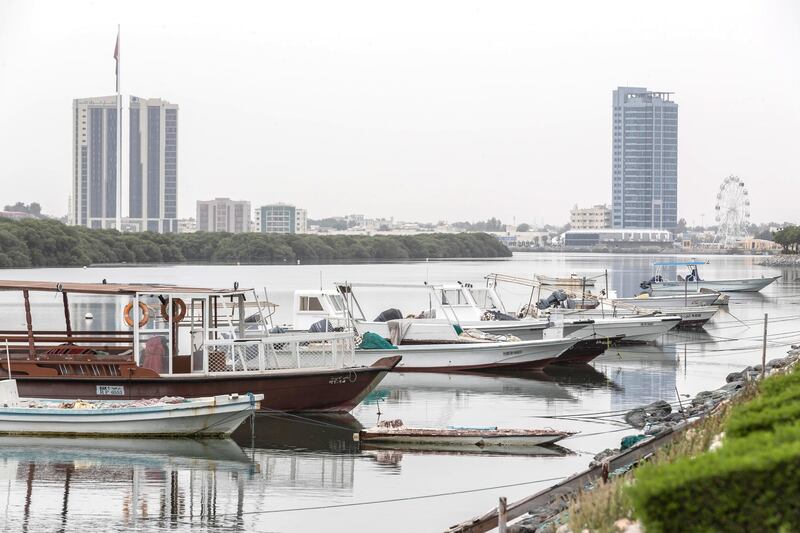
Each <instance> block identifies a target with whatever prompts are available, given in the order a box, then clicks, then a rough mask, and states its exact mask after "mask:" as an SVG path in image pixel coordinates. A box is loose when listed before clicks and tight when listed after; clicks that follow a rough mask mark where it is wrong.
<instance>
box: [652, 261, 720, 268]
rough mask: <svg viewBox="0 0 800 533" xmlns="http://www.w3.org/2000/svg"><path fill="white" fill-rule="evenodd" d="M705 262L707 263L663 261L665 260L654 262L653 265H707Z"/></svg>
mask: <svg viewBox="0 0 800 533" xmlns="http://www.w3.org/2000/svg"><path fill="white" fill-rule="evenodd" d="M705 264H707V262H706V261H663V262H658V263H653V266H658V267H674V266H694V265H705Z"/></svg>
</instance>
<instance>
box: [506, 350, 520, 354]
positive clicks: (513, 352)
mask: <svg viewBox="0 0 800 533" xmlns="http://www.w3.org/2000/svg"><path fill="white" fill-rule="evenodd" d="M521 354H522V350H511V351H510V352H503V355H521Z"/></svg>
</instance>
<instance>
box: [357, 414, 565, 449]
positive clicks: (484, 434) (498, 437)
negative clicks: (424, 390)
mask: <svg viewBox="0 0 800 533" xmlns="http://www.w3.org/2000/svg"><path fill="white" fill-rule="evenodd" d="M572 435H575V433H574V432H569V431H558V430H555V429H500V428H497V427H475V428H473V427H449V428H446V429H436V428H415V427H407V426H405V425H404V424H403V422H402V420H386V421H384V422H381V423H380V424H379V425H378V426H377V427H374V428H369V429H364V430H362V431H359V432H358V433H354V434H353V439H354V440H358V441H360V442H362V443H364V444H372V443H375V444H377V443H382V444H387V445H388V444H390V443H391V444H397V445H409V444H413V445H423V444H426V445H440V446H450V445H455V444H457V445H467V444H469V445H473V446H478V447H485V446H545V445H548V444H554V443H556V442H558V441H560V440H561V439H564V438H567V437H571V436H572Z"/></svg>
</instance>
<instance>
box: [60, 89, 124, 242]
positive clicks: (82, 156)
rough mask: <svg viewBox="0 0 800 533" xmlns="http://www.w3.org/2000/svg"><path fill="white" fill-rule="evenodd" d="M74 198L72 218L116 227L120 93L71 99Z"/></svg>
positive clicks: (77, 222) (78, 222)
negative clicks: (118, 95)
mask: <svg viewBox="0 0 800 533" xmlns="http://www.w3.org/2000/svg"><path fill="white" fill-rule="evenodd" d="M72 120H73V124H72V136H73V144H72V195H71V196H72V199H71V202H70V213H69V222H70V224H73V225H78V226H86V227H88V228H95V229H100V228H114V227H116V217H117V134H118V133H117V132H118V130H117V124H118V121H117V97H116V96H99V97H94V98H78V99H75V100H73V101H72Z"/></svg>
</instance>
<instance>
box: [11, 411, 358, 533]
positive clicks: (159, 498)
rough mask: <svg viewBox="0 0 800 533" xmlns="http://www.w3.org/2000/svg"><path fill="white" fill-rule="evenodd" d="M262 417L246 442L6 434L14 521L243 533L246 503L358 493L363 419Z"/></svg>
mask: <svg viewBox="0 0 800 533" xmlns="http://www.w3.org/2000/svg"><path fill="white" fill-rule="evenodd" d="M254 422H255V423H254V424H253V426H250V424H248V423H245V424H244V425H243V426H242V427H241V428H240V430H239V431H238V432H237V434H236V438H237V440H239V442H241V443H242V444H243V445H244V446H245V447H244V448H243V447H240V446H239V444H237V442H235V441H234V440H230V439H219V440H217V439H214V440H193V439H166V440H161V439H139V440H125V439H90V438H72V439H71V438H32V437H0V484H2V481H5V485H6V491H4V492H6V498H5V499H6V502H5V508H6V513H5V528H6V530H21V531H40V530H59V531H64V530H66V529H70V530H77V529H80V528H81V527H86V528H88V529H89V530H113V529H117V528H125V527H134V526H135V527H137V528H144V529H160V528H163V527H173V526H175V527H177V526H181V525H188V524H191V525H194V526H197V525H205V526H213V527H217V526H224V527H226V528H231V529H233V530H235V531H239V530H247V529H249V528H247V527H245V526H244V516H245V515H246V514H248V513H245V512H244V510H245V509H247V508H255V507H259V502H263V501H266V500H270V499H274V498H275V497H278V498H284V497H285V496H286V494H294V495H295V496H296V497H302V496H303V495H309V496H314V495H316V494H319V493H321V492H322V493H325V494H328V495H332V494H337V493H338V494H342V495H345V496H350V495H351V493H352V490H353V482H354V470H355V462H356V460H357V458H358V453H359V449H358V443H357V442H354V440H353V432H354V431H358V430H359V429H360V428H361V425H360V424H359V423H358V421H357V420H356V419H355V418H353V417H352V416H347V417H341V416H337V417H315V418H313V419H302V420H293V419H291V418H287V417H272V416H264V415H260V416H258V417H257V418H256V420H255V421H254ZM369 459H370V460H372V458H371V457H370V458H369ZM98 502H102V504H99V505H98ZM0 505H2V504H0ZM79 525H80V526H81V527H79Z"/></svg>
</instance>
